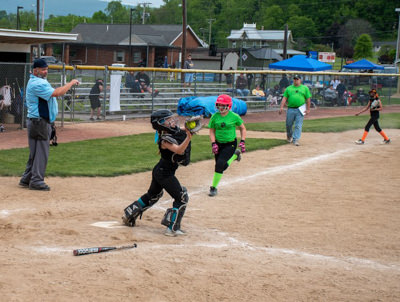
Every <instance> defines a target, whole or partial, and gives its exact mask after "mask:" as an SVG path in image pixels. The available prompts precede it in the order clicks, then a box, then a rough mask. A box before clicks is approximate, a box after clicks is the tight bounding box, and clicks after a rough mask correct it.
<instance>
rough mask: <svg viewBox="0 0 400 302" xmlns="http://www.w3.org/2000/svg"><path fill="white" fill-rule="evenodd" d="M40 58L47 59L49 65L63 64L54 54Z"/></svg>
mask: <svg viewBox="0 0 400 302" xmlns="http://www.w3.org/2000/svg"><path fill="white" fill-rule="evenodd" d="M40 58H41V59H43V60H45V61H46V63H47V65H61V64H62V62H60V61H58V60H57V59H56V58H55V57H53V56H41V57H40Z"/></svg>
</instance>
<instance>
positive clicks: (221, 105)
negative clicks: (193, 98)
mask: <svg viewBox="0 0 400 302" xmlns="http://www.w3.org/2000/svg"><path fill="white" fill-rule="evenodd" d="M215 106H216V107H217V109H218V110H219V112H221V113H224V112H227V111H229V110H231V108H232V98H231V97H230V96H229V95H227V94H221V95H219V96H218V98H217V101H216V102H215Z"/></svg>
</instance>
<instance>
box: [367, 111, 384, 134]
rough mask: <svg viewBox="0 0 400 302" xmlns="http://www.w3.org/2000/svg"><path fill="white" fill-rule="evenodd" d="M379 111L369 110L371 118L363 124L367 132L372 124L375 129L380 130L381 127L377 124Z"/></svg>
mask: <svg viewBox="0 0 400 302" xmlns="http://www.w3.org/2000/svg"><path fill="white" fill-rule="evenodd" d="M378 119H379V111H371V118H370V119H369V121H368V123H367V124H366V125H365V131H367V132H369V128H371V126H372V125H374V127H375V130H376V131H378V132H381V131H382V129H381V127H380V126H379V122H378Z"/></svg>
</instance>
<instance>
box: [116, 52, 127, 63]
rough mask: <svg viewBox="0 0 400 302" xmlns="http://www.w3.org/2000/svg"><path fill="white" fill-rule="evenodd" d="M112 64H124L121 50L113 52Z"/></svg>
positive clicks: (123, 53) (123, 54)
mask: <svg viewBox="0 0 400 302" xmlns="http://www.w3.org/2000/svg"><path fill="white" fill-rule="evenodd" d="M114 62H125V51H123V50H116V51H114Z"/></svg>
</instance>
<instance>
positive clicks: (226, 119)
mask: <svg viewBox="0 0 400 302" xmlns="http://www.w3.org/2000/svg"><path fill="white" fill-rule="evenodd" d="M215 106H216V107H217V109H218V111H217V112H216V113H214V114H213V115H212V117H211V119H210V122H209V123H208V127H209V128H210V140H211V146H212V152H213V153H214V155H215V172H214V178H213V182H212V186H211V187H210V193H209V194H208V195H209V196H215V195H217V193H218V191H217V186H218V184H219V181H220V180H221V178H222V174H223V173H224V171H225V170H226V169H227V168H228V167H229V166H230V165H231V163H232V162H233V161H234V160H238V161H239V160H240V158H241V155H240V153H243V152H246V145H245V139H246V127H245V126H244V124H243V120H242V119H241V117H240V116H239V115H238V114H236V113H234V112H232V111H230V109H231V108H232V98H231V97H230V96H229V95H226V94H221V95H220V96H218V98H217V101H216V102H215ZM236 127H239V130H240V143H239V148H240V150H239V149H238V150H236V147H237V139H236Z"/></svg>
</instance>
